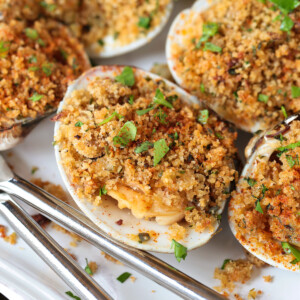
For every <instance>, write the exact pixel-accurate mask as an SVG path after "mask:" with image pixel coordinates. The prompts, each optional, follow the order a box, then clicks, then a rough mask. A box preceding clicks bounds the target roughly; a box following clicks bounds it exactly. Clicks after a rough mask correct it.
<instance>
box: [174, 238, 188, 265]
mask: <svg viewBox="0 0 300 300" xmlns="http://www.w3.org/2000/svg"><path fill="white" fill-rule="evenodd" d="M171 248H174V254H175V258H176V259H177V261H178V262H181V260H182V259H183V260H185V258H186V256H187V248H186V247H184V246H183V245H181V244H180V243H178V242H176V241H175V240H174V239H172V244H171Z"/></svg>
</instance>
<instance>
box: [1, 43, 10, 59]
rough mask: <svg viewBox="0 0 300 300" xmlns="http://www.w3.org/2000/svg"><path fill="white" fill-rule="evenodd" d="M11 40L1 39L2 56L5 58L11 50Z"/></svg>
mask: <svg viewBox="0 0 300 300" xmlns="http://www.w3.org/2000/svg"><path fill="white" fill-rule="evenodd" d="M7 46H9V42H4V41H0V57H1V58H5V57H6V55H7V52H8V50H9V47H7Z"/></svg>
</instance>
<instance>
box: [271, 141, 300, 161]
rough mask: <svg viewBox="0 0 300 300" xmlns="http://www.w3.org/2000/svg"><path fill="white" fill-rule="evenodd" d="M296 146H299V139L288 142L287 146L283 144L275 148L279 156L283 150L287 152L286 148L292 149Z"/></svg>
mask: <svg viewBox="0 0 300 300" xmlns="http://www.w3.org/2000/svg"><path fill="white" fill-rule="evenodd" d="M297 147H300V141H299V142H296V143H293V144H289V145H287V146H283V147H279V148H277V149H276V150H277V151H279V153H278V154H277V156H278V157H280V156H281V155H282V154H283V153H284V152H287V151H288V150H293V149H295V148H297Z"/></svg>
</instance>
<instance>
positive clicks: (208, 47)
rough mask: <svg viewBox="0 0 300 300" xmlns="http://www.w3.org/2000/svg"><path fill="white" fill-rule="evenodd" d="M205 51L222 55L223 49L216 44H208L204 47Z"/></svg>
mask: <svg viewBox="0 0 300 300" xmlns="http://www.w3.org/2000/svg"><path fill="white" fill-rule="evenodd" d="M203 51H211V52H216V53H221V52H222V48H221V47H219V46H217V45H215V44H212V43H209V42H207V43H205V45H204V48H203Z"/></svg>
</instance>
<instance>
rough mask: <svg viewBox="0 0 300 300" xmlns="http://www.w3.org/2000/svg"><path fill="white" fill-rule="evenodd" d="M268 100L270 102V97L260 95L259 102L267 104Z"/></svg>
mask: <svg viewBox="0 0 300 300" xmlns="http://www.w3.org/2000/svg"><path fill="white" fill-rule="evenodd" d="M268 100H269V96H267V95H264V94H259V95H258V101H259V102H263V103H267V102H268Z"/></svg>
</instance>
